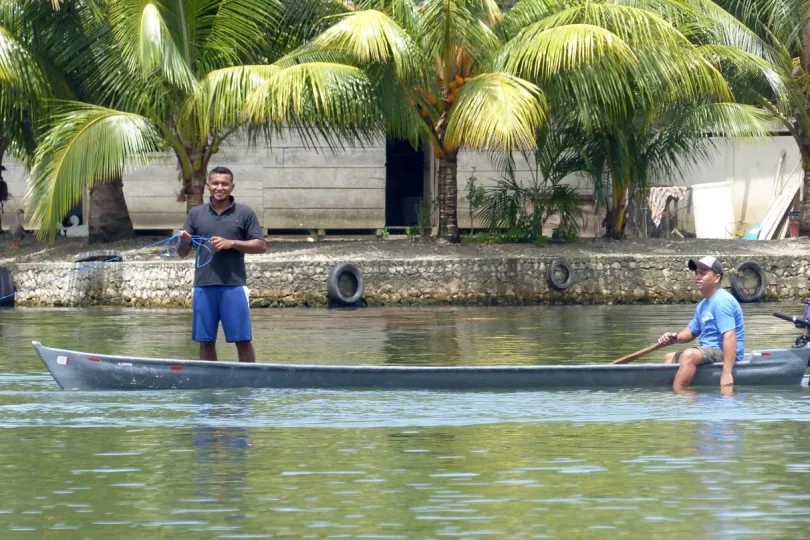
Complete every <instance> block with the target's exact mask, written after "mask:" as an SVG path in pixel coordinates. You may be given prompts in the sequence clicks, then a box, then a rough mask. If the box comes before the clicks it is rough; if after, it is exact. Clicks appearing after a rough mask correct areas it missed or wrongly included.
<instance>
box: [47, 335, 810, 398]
mask: <svg viewBox="0 0 810 540" xmlns="http://www.w3.org/2000/svg"><path fill="white" fill-rule="evenodd" d="M33 344H34V348H35V349H36V351H37V353H38V354H39V356H40V358H41V359H42V361H43V362H44V363H45V366H46V367H47V368H48V371H50V373H51V375H52V376H53V378H54V379H55V380H56V382H57V384H59V386H61V387H62V388H63V389H65V390H191V389H203V388H246V387H247V388H345V389H375V390H379V389H411V390H489V389H493V390H494V389H508V390H517V389H521V390H526V389H548V388H656V387H660V388H668V387H671V386H672V381H673V379H674V377H675V372H676V371H677V369H678V367H677V366H676V365H665V364H660V363H656V364H641V363H637V364H620V365H610V364H592V365H571V366H562V365H556V366H442V367H425V366H347V365H343V366H337V365H335V366H333V365H302V364H266V363H255V364H248V363H238V362H205V361H200V360H172V359H162V358H138V357H130V356H112V355H106V354H91V353H86V352H80V351H71V350H65V349H54V348H50V347H46V346H44V345H42V344H41V343H39V342H38V341H34V342H33ZM808 359H810V348H790V349H770V350H761V351H752V352H750V353H748V354H746V355H745V357H744V359H743V360H742V361H740V362H737V364H736V365H735V367H734V383H735V387H736V386H784V385H791V386H795V385H800V384H801V381H802V377H803V376H804V372H805V369H806V368H807V363H808ZM721 367H722V366H720V365H719V364H715V365H706V366H699V367H698V369H697V374H696V376H695V380H694V386H715V387H717V386H719V385H720V371H721Z"/></svg>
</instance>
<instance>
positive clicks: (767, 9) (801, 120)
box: [718, 0, 810, 235]
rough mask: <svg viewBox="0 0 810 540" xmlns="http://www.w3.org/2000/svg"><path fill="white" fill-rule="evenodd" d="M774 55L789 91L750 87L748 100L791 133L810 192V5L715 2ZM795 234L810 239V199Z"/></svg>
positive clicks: (783, 0) (799, 1)
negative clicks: (782, 91)
mask: <svg viewBox="0 0 810 540" xmlns="http://www.w3.org/2000/svg"><path fill="white" fill-rule="evenodd" d="M718 3H720V4H721V5H723V6H725V7H726V8H727V9H728V10H729V11H730V12H732V13H734V14H735V15H736V16H737V17H738V18H739V19H740V20H741V21H743V22H744V23H745V24H746V25H747V26H748V27H749V28H750V29H751V30H752V31H753V32H755V33H756V35H757V36H760V37H761V39H762V40H763V41H764V42H766V43H767V44H768V45H769V46H770V48H771V50H772V51H773V57H772V63H773V67H774V70H776V71H777V73H778V74H779V76H780V77H781V78H782V79H783V80H785V81H786V83H787V86H788V91H787V92H785V93H783V94H779V95H774V94H773V93H772V92H769V91H768V89H767V88H761V87H754V88H751V91H750V94H751V99H754V100H756V101H757V102H758V103H760V104H761V105H762V106H763V107H766V108H767V109H768V110H770V111H771V112H772V113H773V114H774V115H775V116H776V117H777V118H778V119H779V120H780V122H781V123H782V125H784V126H785V128H786V129H787V130H788V131H790V133H791V134H792V135H793V138H794V139H795V140H796V144H797V145H798V147H799V151H800V152H801V159H802V167H803V169H804V191H803V192H804V193H808V191H807V190H808V189H810V114H809V113H808V109H809V108H810V106H809V105H808V104H809V103H810V2H808V1H807V0H719V2H718ZM799 233H800V234H801V235H810V197H806V196H805V197H804V198H803V199H802V206H801V217H800V221H799Z"/></svg>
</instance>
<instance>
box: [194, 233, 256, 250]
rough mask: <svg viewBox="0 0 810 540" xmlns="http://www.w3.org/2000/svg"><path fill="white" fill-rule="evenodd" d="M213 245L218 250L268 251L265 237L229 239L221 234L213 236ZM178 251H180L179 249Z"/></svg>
mask: <svg viewBox="0 0 810 540" xmlns="http://www.w3.org/2000/svg"><path fill="white" fill-rule="evenodd" d="M211 245H212V246H214V249H216V250H217V251H220V250H223V249H235V250H236V251H241V252H242V253H264V252H265V251H267V242H266V241H265V240H264V239H261V240H259V239H258V238H253V239H252V240H227V239H225V238H221V237H219V236H214V237H213V238H211ZM178 253H180V251H179V250H178Z"/></svg>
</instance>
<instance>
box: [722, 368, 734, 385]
mask: <svg viewBox="0 0 810 540" xmlns="http://www.w3.org/2000/svg"><path fill="white" fill-rule="evenodd" d="M732 386H734V375H732V374H731V372H730V371H726V370H725V369H724V370H723V373H722V374H721V375H720V387H721V388H724V387H726V388H730V387H732Z"/></svg>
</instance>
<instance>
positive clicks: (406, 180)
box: [385, 140, 425, 227]
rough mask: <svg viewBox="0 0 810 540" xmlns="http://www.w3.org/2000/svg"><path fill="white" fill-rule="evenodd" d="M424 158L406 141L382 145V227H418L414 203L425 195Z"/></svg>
mask: <svg viewBox="0 0 810 540" xmlns="http://www.w3.org/2000/svg"><path fill="white" fill-rule="evenodd" d="M424 163H425V157H424V153H423V152H422V150H421V149H419V150H417V149H414V148H413V147H412V146H411V143H409V142H407V141H393V140H387V141H386V143H385V225H386V227H408V226H411V225H416V224H417V219H416V204H417V203H418V202H419V201H420V200H422V198H423V197H424V193H425V165H424Z"/></svg>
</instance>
